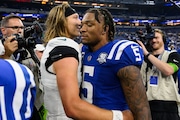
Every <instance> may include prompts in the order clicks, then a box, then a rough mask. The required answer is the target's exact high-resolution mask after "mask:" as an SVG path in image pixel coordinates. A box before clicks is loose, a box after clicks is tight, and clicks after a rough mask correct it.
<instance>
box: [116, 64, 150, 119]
mask: <svg viewBox="0 0 180 120" xmlns="http://www.w3.org/2000/svg"><path fill="white" fill-rule="evenodd" d="M117 74H118V77H119V79H120V82H121V85H122V88H123V91H124V94H125V97H126V100H127V103H128V105H129V108H130V110H131V111H132V113H133V116H134V119H135V120H151V113H150V108H149V103H148V100H147V96H146V90H145V87H144V85H143V82H142V77H141V74H140V70H139V68H138V67H136V66H127V67H124V68H122V69H120V70H119V71H118V73H117Z"/></svg>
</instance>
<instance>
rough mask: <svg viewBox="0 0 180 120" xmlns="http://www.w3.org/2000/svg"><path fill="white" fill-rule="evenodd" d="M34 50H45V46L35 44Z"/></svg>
mask: <svg viewBox="0 0 180 120" xmlns="http://www.w3.org/2000/svg"><path fill="white" fill-rule="evenodd" d="M34 50H37V51H44V50H45V47H44V45H43V44H36V47H35V49H34Z"/></svg>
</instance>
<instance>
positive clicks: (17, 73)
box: [0, 59, 36, 120]
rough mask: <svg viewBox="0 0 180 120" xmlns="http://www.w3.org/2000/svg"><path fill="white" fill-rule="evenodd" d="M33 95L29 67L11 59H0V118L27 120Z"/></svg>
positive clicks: (31, 75)
mask: <svg viewBox="0 0 180 120" xmlns="http://www.w3.org/2000/svg"><path fill="white" fill-rule="evenodd" d="M35 95H36V86H35V81H34V75H33V73H32V72H31V71H30V69H29V68H27V67H26V66H24V65H22V64H19V63H17V62H15V61H13V60H3V59H0V120H29V119H30V118H31V116H32V112H33V106H34V100H35Z"/></svg>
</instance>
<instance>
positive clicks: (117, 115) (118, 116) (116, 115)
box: [112, 110, 123, 120]
mask: <svg viewBox="0 0 180 120" xmlns="http://www.w3.org/2000/svg"><path fill="white" fill-rule="evenodd" d="M112 112H113V120H123V114H122V112H121V111H119V110H112Z"/></svg>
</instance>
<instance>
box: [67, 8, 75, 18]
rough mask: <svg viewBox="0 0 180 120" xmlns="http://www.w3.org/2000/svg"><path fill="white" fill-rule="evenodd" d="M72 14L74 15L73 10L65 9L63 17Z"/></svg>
mask: <svg viewBox="0 0 180 120" xmlns="http://www.w3.org/2000/svg"><path fill="white" fill-rule="evenodd" d="M74 13H76V11H75V9H73V8H72V7H67V8H66V10H65V17H68V16H70V15H72V14H74Z"/></svg>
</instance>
